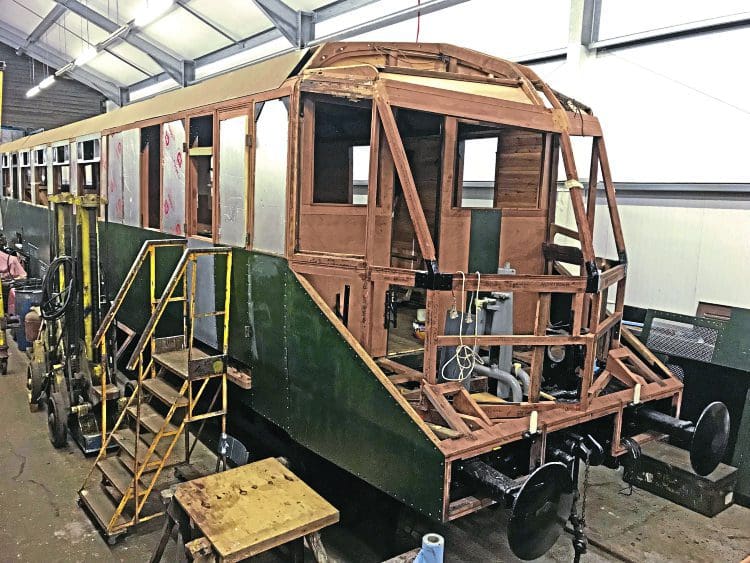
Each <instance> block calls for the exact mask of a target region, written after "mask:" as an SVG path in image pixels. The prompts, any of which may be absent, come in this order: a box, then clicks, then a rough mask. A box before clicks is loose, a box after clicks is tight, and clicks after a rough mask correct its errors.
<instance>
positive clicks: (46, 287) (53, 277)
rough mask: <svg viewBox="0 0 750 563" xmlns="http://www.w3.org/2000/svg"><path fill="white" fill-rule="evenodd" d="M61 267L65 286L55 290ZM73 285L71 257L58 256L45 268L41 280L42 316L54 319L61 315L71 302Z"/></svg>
mask: <svg viewBox="0 0 750 563" xmlns="http://www.w3.org/2000/svg"><path fill="white" fill-rule="evenodd" d="M60 268H63V272H64V274H65V287H63V288H61V289H60V291H55V285H56V283H57V280H58V271H59V270H60ZM74 287H75V268H74V262H73V258H71V257H70V256H58V257H57V258H55V259H54V260H53V261H52V263H51V264H50V265H49V268H47V273H45V274H44V280H42V305H41V312H42V318H43V319H44V320H47V321H54V320H56V319H59V318H60V317H62V316H63V315H64V314H65V312H66V311H67V310H68V309H69V308H70V305H71V303H72V302H73V300H72V297H73V288H74Z"/></svg>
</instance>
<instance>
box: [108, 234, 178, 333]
mask: <svg viewBox="0 0 750 563" xmlns="http://www.w3.org/2000/svg"><path fill="white" fill-rule="evenodd" d="M167 246H180V247H182V248H185V247H186V246H187V241H186V240H185V239H163V240H147V241H145V242H144V243H143V246H141V249H140V250H139V251H138V255H137V256H136V258H135V261H134V262H133V264H132V266H130V270H129V271H128V273H127V275H126V276H125V280H124V281H123V282H122V286H120V290H119V291H118V292H117V295H116V296H115V299H114V301H113V302H112V307H110V309H109V311H107V314H106V315H104V318H103V319H102V322H101V324H100V325H99V330H97V331H96V335H94V346H99V345H100V344H101V342H102V340H103V339H104V335H105V334H106V333H107V331H108V330H109V327H110V326H112V323H113V322H114V320H115V315H117V312H118V311H119V310H120V307H122V304H123V303H124V301H125V297H126V296H127V294H128V292H129V291H130V288H131V287H132V286H133V282H134V281H135V278H136V276H137V275H138V273H139V272H140V270H141V267H142V266H143V263H144V262H145V261H146V257H147V256H149V255H150V254H151V253H152V252H153V251H154V250H155V249H156V248H158V247H167Z"/></svg>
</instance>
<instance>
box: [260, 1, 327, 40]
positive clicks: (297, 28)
mask: <svg viewBox="0 0 750 563" xmlns="http://www.w3.org/2000/svg"><path fill="white" fill-rule="evenodd" d="M252 1H253V3H254V4H255V5H256V6H258V8H259V9H260V11H261V12H263V14H264V15H265V16H266V17H267V18H268V19H269V20H271V23H273V25H274V26H275V27H276V29H278V30H279V31H280V32H281V34H282V35H283V36H284V37H286V39H287V41H289V42H290V43H291V44H292V45H294V46H295V47H297V48H302V47H304V46H305V45H307V43H309V42H310V41H312V40H313V39H314V38H315V13H314V12H307V11H303V10H294V9H292V8H290V7H289V6H288V5H287V4H286V3H285V2H283V0H252Z"/></svg>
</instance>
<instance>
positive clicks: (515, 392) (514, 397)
mask: <svg viewBox="0 0 750 563" xmlns="http://www.w3.org/2000/svg"><path fill="white" fill-rule="evenodd" d="M474 371H476V372H477V373H479V375H484V376H486V377H491V378H492V379H497V381H498V384H502V385H503V391H505V390H507V392H506V393H505V396H506V397H507V396H508V395H510V400H511V401H513V402H514V403H520V402H521V401H523V390H522V389H521V384H520V383H519V382H518V380H517V379H516V378H515V377H513V375H512V374H510V373H508V372H507V371H503V370H501V369H500V368H499V367H497V366H496V365H493V366H492V367H487V366H484V365H482V364H477V365H476V366H474Z"/></svg>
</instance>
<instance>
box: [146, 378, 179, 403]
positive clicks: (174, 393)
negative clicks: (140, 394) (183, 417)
mask: <svg viewBox="0 0 750 563" xmlns="http://www.w3.org/2000/svg"><path fill="white" fill-rule="evenodd" d="M143 388H144V389H145V390H146V391H148V392H149V393H151V394H152V395H153V396H154V397H156V398H157V399H159V400H160V401H161V402H163V403H164V404H165V405H170V406H171V405H177V406H178V407H184V406H186V405H187V404H188V400H187V397H185V396H183V395H180V390H179V389H175V388H174V387H172V386H171V385H170V384H169V383H168V382H167V381H166V380H164V379H162V378H161V377H154V378H152V379H146V380H145V381H144V382H143Z"/></svg>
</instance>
